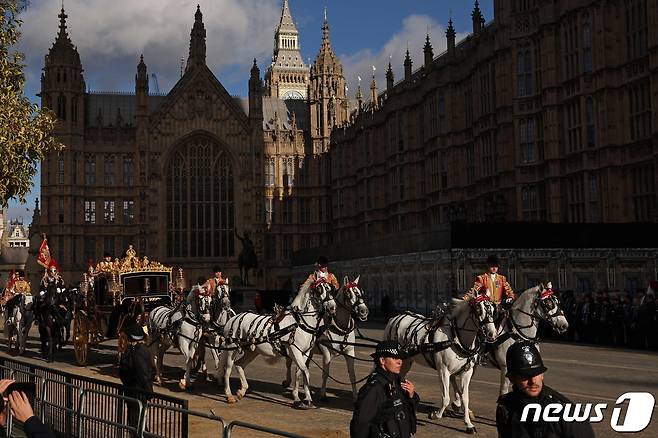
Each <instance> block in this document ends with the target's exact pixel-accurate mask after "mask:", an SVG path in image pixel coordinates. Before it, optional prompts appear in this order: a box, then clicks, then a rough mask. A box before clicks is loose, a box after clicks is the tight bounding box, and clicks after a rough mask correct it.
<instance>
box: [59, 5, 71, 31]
mask: <svg viewBox="0 0 658 438" xmlns="http://www.w3.org/2000/svg"><path fill="white" fill-rule="evenodd" d="M57 17H59V34H58V35H57V39H60V38H62V39H66V40H68V39H69V35H68V33H67V32H66V19H67V18H68V17H69V16H68V15H66V13H65V12H64V2H62V10H61V11H60V13H59V15H58V16H57Z"/></svg>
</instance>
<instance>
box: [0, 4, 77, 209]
mask: <svg viewBox="0 0 658 438" xmlns="http://www.w3.org/2000/svg"><path fill="white" fill-rule="evenodd" d="M18 10H19V6H18V5H17V2H16V0H0V12H2V17H1V18H0V148H1V149H0V205H3V206H4V205H6V204H7V202H8V201H9V200H10V199H14V198H16V199H18V200H19V201H21V202H25V196H26V195H27V194H28V193H29V192H30V189H31V188H32V179H33V178H34V176H35V175H36V173H37V165H38V163H39V161H40V160H43V159H44V158H45V156H46V155H47V154H48V153H49V152H51V151H57V150H61V149H62V148H63V147H64V146H63V145H62V144H61V143H60V142H59V141H57V139H56V138H55V137H53V136H52V135H51V133H52V131H53V129H54V127H55V121H56V118H55V116H54V114H52V112H50V111H47V110H40V109H39V107H38V106H37V105H33V104H32V103H31V102H30V101H29V99H28V98H27V97H25V95H24V94H23V91H24V85H25V75H24V74H23V67H25V66H24V64H23V54H22V53H20V52H16V51H15V50H11V48H12V46H13V45H14V44H16V42H17V41H18V38H19V37H20V32H19V27H20V25H21V20H19V19H18V18H17V15H18Z"/></svg>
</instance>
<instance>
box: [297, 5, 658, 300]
mask: <svg viewBox="0 0 658 438" xmlns="http://www.w3.org/2000/svg"><path fill="white" fill-rule="evenodd" d="M494 13H495V18H494V19H493V20H492V21H490V22H489V23H485V19H484V17H483V15H482V12H481V11H480V9H479V6H478V4H477V2H475V6H474V8H473V11H472V33H471V34H470V35H468V36H467V37H466V38H465V39H463V40H462V41H459V42H457V41H456V33H455V29H454V28H453V25H452V21H450V22H449V25H448V27H447V31H446V42H447V50H446V52H445V53H442V54H440V55H439V56H438V57H435V56H434V52H433V48H432V42H431V40H430V38H429V36H428V37H427V39H426V42H425V46H424V58H423V59H422V60H420V61H417V60H412V59H411V57H410V56H409V53H407V54H406V57H405V60H404V77H403V78H400V80H399V81H397V82H396V81H395V78H394V75H393V71H392V68H391V66H390V65H389V69H388V71H387V74H386V86H385V90H384V91H383V92H381V93H380V92H378V91H377V90H378V87H377V84H376V83H375V81H374V79H373V82H372V84H371V87H370V88H371V97H370V100H369V102H366V103H363V104H360V105H359V106H358V108H359V109H358V111H357V112H356V113H355V114H352V116H351V117H350V119H349V123H348V124H347V125H345V126H342V127H341V128H340V129H336V130H334V132H333V134H332V137H331V147H330V151H329V155H330V161H331V183H330V184H331V187H332V191H331V195H332V197H331V205H332V214H333V219H332V224H333V228H332V238H333V243H332V245H331V246H328V247H325V248H318V249H316V250H314V251H309V252H303V251H302V252H300V253H299V254H298V255H297V256H296V261H297V265H299V266H297V267H295V277H298V276H300V275H302V273H303V272H305V271H307V270H309V269H311V266H310V265H309V264H308V263H310V262H311V261H312V259H313V257H315V256H316V255H317V254H319V253H322V252H325V253H328V254H335V256H334V259H335V263H334V264H333V266H334V269H336V270H337V271H338V272H339V273H350V274H353V275H356V274H361V275H362V279H364V280H365V283H364V285H366V287H367V288H368V289H369V293H371V294H372V296H374V297H376V299H375V301H374V302H375V303H379V301H378V300H379V299H381V297H382V296H383V295H387V294H388V295H389V296H391V298H395V300H394V302H395V303H396V304H397V305H399V306H401V307H405V306H409V307H411V308H415V309H417V310H427V309H429V308H431V307H432V306H433V305H434V304H436V302H435V301H432V300H439V299H445V298H447V297H449V296H450V295H451V294H452V293H456V292H457V291H458V292H464V291H465V290H466V289H468V288H469V287H470V284H469V283H470V281H471V280H472V278H473V277H474V276H475V275H477V274H478V273H480V272H481V271H482V270H483V268H484V265H483V261H484V260H485V259H486V255H487V253H488V252H498V253H499V254H501V255H504V254H507V255H508V256H507V257H505V256H503V260H504V261H503V270H507V269H509V268H510V267H511V268H512V272H511V274H512V275H511V278H512V282H513V283H512V284H513V285H514V286H515V287H516V288H523V287H525V286H527V285H530V284H532V283H535V282H537V281H548V280H552V281H553V284H554V285H556V286H557V287H560V288H562V289H574V290H577V291H587V290H598V289H602V288H610V289H621V290H631V291H633V290H644V289H646V284H647V283H648V282H649V281H651V280H653V279H655V278H657V277H658V273H657V272H656V269H657V268H656V266H658V262H657V260H656V254H657V253H658V252H657V251H656V249H655V246H654V247H653V248H652V247H651V245H646V244H642V245H640V246H643V247H646V246H649V248H646V249H642V248H637V249H621V248H618V249H615V248H606V239H605V238H602V239H598V240H597V241H592V242H589V243H588V245H589V246H591V247H592V248H591V249H576V248H573V247H572V249H571V248H570V247H569V243H568V242H567V246H566V247H565V248H563V249H554V248H552V249H550V248H549V249H545V250H542V249H529V248H526V249H518V248H515V247H509V246H508V245H506V244H505V243H504V242H503V243H502V244H501V245H498V246H497V247H496V248H491V244H490V241H491V240H492V239H491V236H487V233H486V232H484V233H481V235H480V237H479V239H480V241H481V244H480V245H477V247H479V248H491V249H488V250H487V249H479V248H478V249H476V248H475V247H468V248H463V247H459V246H458V245H457V246H455V245H453V244H451V243H450V242H444V243H443V244H442V245H443V246H441V245H437V246H435V247H434V248H432V249H428V250H427V251H420V252H419V250H414V249H413V248H412V246H414V245H410V244H405V245H401V246H400V248H397V247H396V245H395V244H394V243H393V241H394V240H395V241H406V243H408V242H416V244H415V246H416V247H418V248H422V247H423V242H424V240H423V239H422V238H420V239H418V235H425V234H424V233H426V232H427V233H429V230H436V229H441V228H442V227H450V224H455V223H483V224H486V223H494V222H496V223H502V222H507V223H512V222H524V223H528V222H535V223H537V224H542V223H553V224H557V223H559V224H575V225H576V226H579V225H578V224H588V223H594V224H598V223H606V224H614V223H636V224H637V223H654V224H655V222H656V221H657V220H658V208H657V206H658V200H657V199H658V198H657V195H656V185H657V184H658V183H657V177H658V174H657V173H656V169H657V167H658V142H657V140H656V138H658V137H657V136H656V133H658V124H657V122H658V120H656V119H655V118H656V114H658V112H657V111H656V107H658V98H657V94H656V92H655V90H658V75H657V73H656V72H657V71H658V70H657V68H656V66H657V65H658V64H656V57H655V56H653V55H652V54H653V53H654V52H655V51H656V50H657V49H658V31H657V30H656V26H655V25H656V24H658V23H656V20H657V19H658V18H656V17H658V5H657V4H656V3H655V2H648V1H644V0H631V1H624V2H622V1H599V0H580V1H554V2H542V1H534V0H522V1H519V0H495V1H494ZM414 62H418V63H420V64H421V65H420V68H417V69H416V70H415V71H414V69H413V68H412V66H413V65H414ZM358 97H360V98H361V96H360V95H359V96H358ZM537 229H538V230H539V229H541V227H540V226H538V228H537ZM610 231H611V232H614V231H613V229H612V228H610ZM653 245H655V239H654V240H653ZM361 247H367V248H369V249H370V251H369V254H367V255H363V254H361V251H357V249H358V248H361ZM350 248H351V249H350ZM439 248H443V249H439ZM594 248H596V249H594ZM355 252H358V253H359V254H360V255H359V256H358V257H357V256H352V257H350V256H349V254H350V253H355ZM506 258H510V260H512V262H511V265H510V264H509V263H508V262H509V260H505V259H506ZM505 263H508V264H507V266H505Z"/></svg>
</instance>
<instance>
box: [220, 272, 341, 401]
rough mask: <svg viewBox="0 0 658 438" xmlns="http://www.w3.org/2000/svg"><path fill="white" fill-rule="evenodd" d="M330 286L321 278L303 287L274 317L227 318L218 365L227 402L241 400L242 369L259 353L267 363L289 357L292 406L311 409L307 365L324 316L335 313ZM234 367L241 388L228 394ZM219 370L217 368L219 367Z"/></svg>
mask: <svg viewBox="0 0 658 438" xmlns="http://www.w3.org/2000/svg"><path fill="white" fill-rule="evenodd" d="M330 291H331V286H330V285H329V284H327V283H326V282H325V280H324V279H319V280H317V281H316V282H315V283H314V284H312V285H310V286H302V287H301V288H300V290H299V292H298V294H297V296H296V297H295V299H294V300H293V302H292V304H291V308H290V309H287V310H285V312H280V314H278V315H277V314H275V315H258V314H256V313H253V312H244V313H239V314H238V315H236V316H234V317H232V318H230V319H229V320H228V321H227V323H226V326H225V327H224V337H225V339H226V344H225V347H224V348H225V349H224V350H223V351H222V360H221V362H222V363H223V364H225V371H224V393H225V394H226V399H227V401H228V402H229V403H236V402H237V401H238V400H240V399H242V398H243V397H244V395H245V394H246V392H247V389H248V388H249V384H248V382H247V379H246V377H245V373H244V368H245V367H246V366H247V365H249V363H250V362H251V361H253V360H254V359H255V358H256V357H257V356H258V355H259V354H260V355H263V356H266V358H267V360H268V362H269V363H274V362H276V361H278V360H279V359H281V358H282V357H284V356H285V357H291V358H292V360H293V362H294V365H295V366H296V372H295V378H294V381H293V390H292V395H293V399H294V402H293V407H295V408H300V409H306V408H313V407H314V406H313V400H312V398H311V392H310V389H309V385H310V375H309V369H308V367H307V365H306V363H307V360H308V358H309V355H310V353H311V350H312V348H313V345H314V343H315V339H316V334H317V333H318V331H319V328H320V326H321V325H322V324H323V314H324V312H328V313H329V314H335V313H336V302H335V301H334V299H333V297H332V296H331V293H330ZM233 366H235V367H236V368H237V370H238V374H239V376H240V389H238V391H237V393H236V395H237V398H236V397H235V396H233V394H232V393H231V385H230V381H229V380H230V377H231V371H232V370H233ZM218 368H220V367H219V366H218ZM300 374H301V376H302V377H303V386H304V393H305V395H306V398H305V400H304V403H302V401H301V400H300V398H299V377H300Z"/></svg>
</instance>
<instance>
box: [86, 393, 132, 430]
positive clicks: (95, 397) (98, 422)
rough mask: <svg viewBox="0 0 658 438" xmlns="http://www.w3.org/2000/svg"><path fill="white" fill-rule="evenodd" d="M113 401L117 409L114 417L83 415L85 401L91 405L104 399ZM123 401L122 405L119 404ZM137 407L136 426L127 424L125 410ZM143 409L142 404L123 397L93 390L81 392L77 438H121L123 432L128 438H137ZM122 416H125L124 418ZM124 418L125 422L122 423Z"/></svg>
mask: <svg viewBox="0 0 658 438" xmlns="http://www.w3.org/2000/svg"><path fill="white" fill-rule="evenodd" d="M112 398H113V399H115V400H116V402H117V403H116V406H117V409H116V411H115V412H114V413H113V414H114V415H111V416H108V417H105V416H103V417H99V416H94V415H87V414H86V413H85V407H86V406H87V404H86V403H85V402H86V401H87V400H90V401H91V402H93V403H92V404H94V405H95V404H99V402H102V400H104V399H112ZM120 401H123V403H120ZM135 406H136V407H137V424H127V423H129V421H128V420H129V418H128V413H127V412H124V407H125V409H126V410H131V409H133V408H134V407H135ZM143 410H144V407H143V405H142V402H141V401H139V400H137V399H135V398H132V397H126V396H123V395H115V394H108V393H105V392H101V391H95V390H93V389H88V390H83V391H82V394H81V395H80V408H79V410H78V426H77V431H78V435H76V436H77V437H78V438H105V437H108V436H117V437H123V436H124V432H128V435H129V436H139V431H140V430H141V428H142V414H143ZM124 414H126V415H125V416H124ZM124 418H126V421H124Z"/></svg>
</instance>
